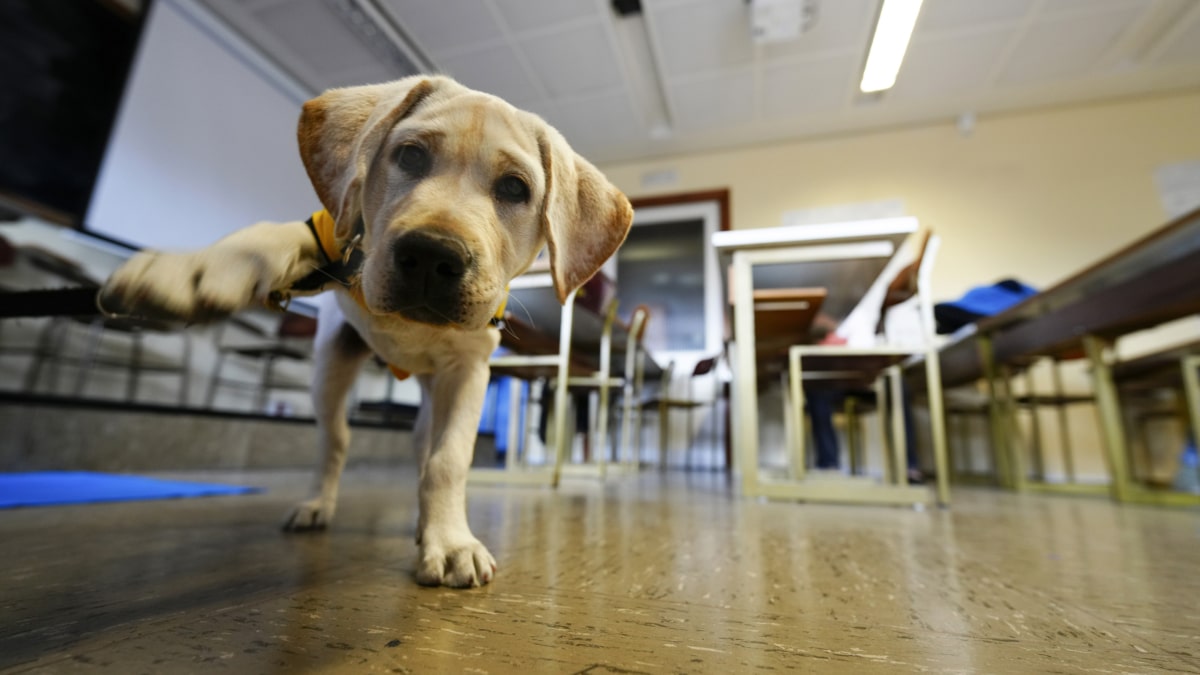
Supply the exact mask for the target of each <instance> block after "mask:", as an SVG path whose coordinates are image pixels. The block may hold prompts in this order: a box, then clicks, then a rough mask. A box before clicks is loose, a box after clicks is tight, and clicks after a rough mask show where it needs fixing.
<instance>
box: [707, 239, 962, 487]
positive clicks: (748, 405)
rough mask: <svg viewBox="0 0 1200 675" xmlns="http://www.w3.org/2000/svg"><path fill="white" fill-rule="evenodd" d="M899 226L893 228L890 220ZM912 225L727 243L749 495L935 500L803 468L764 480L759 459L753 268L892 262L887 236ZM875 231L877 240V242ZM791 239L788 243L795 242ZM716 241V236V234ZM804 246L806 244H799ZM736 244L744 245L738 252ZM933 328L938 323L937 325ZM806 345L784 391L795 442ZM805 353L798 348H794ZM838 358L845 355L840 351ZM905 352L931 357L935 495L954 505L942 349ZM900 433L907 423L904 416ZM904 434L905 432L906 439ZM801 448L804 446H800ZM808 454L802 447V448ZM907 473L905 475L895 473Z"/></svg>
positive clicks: (740, 458)
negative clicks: (842, 238) (850, 237)
mask: <svg viewBox="0 0 1200 675" xmlns="http://www.w3.org/2000/svg"><path fill="white" fill-rule="evenodd" d="M892 224H894V223H892ZM905 225H906V228H910V229H905V230H904V231H903V232H892V231H888V232H882V231H881V232H879V233H877V234H875V233H871V232H869V231H864V232H863V233H862V236H860V237H858V239H860V240H858V241H850V242H843V243H829V242H826V241H822V240H819V239H817V240H810V241H808V242H807V243H805V242H803V241H799V240H797V241H795V242H794V243H793V245H782V246H771V245H770V242H768V241H758V240H755V241H753V242H747V243H745V244H733V243H731V244H728V248H727V250H728V252H729V254H730V255H731V257H732V261H733V266H732V273H731V280H730V283H731V284H732V286H733V304H734V308H733V311H734V341H735V344H734V349H733V367H734V390H733V405H734V411H735V414H734V415H733V416H732V421H733V438H734V443H735V448H736V452H735V456H736V457H737V464H738V466H739V468H740V471H741V489H742V493H743V494H744V495H745V496H762V497H770V498H779V499H798V500H809V501H834V502H856V503H882V504H913V503H924V502H926V501H929V497H930V490H929V489H928V488H917V487H912V486H907V485H903V484H897V485H880V484H877V483H875V482H874V481H871V480H865V479H858V478H847V479H844V480H839V479H822V480H819V481H805V480H804V479H803V475H804V474H803V464H802V463H799V464H795V463H794V464H793V471H796V472H797V473H796V477H797V479H796V480H791V481H771V480H763V478H762V476H760V471H759V466H758V458H759V438H758V428H757V425H756V424H755V423H754V421H755V420H757V419H758V392H757V374H758V373H757V364H756V356H755V334H754V301H753V293H754V288H753V268H754V266H755V265H764V264H778V263H792V262H815V261H829V260H852V259H864V258H872V257H875V258H890V257H891V256H892V254H893V253H894V251H895V248H894V246H893V245H892V243H891V242H890V241H888V240H887V238H888V237H889V236H894V235H895V234H911V233H912V232H915V231H916V229H917V228H916V222H915V220H907V221H906V223H905ZM872 234H874V236H875V238H872ZM830 237H832V238H833V239H835V240H836V239H837V238H838V234H837V232H836V231H831V233H830ZM790 241H792V240H789V242H790ZM714 243H715V244H719V242H716V237H714ZM795 244H800V245H795ZM738 246H746V247H745V248H738ZM928 267H929V266H927V265H922V268H921V270H920V272H921V278H919V281H918V294H919V295H920V296H921V298H922V306H921V310H922V319H923V320H928V321H930V322H931V321H932V318H933V308H932V304H931V303H930V302H929V298H928V295H927V292H928V291H927V288H928V278H929V270H928ZM928 325H930V326H932V323H929V324H928ZM805 349H809V348H806V347H793V348H792V350H793V351H790V352H789V360H790V361H794V362H795V364H796V368H795V369H793V372H794V373H795V375H794V376H793V378H792V383H793V386H792V387H790V391H789V390H786V389H785V398H786V397H787V396H788V395H790V397H791V399H792V401H793V403H794V404H793V405H791V406H790V410H791V411H792V412H791V413H790V414H791V415H795V417H793V418H792V419H791V423H790V426H791V428H793V429H795V430H797V433H795V434H793V435H792V436H793V439H797V438H800V437H802V436H803V434H802V433H801V432H800V430H802V429H803V425H802V423H798V421H799V422H802V420H801V419H800V417H799V415H798V413H797V412H796V411H798V410H799V409H800V407H799V406H800V404H801V403H802V401H803V390H802V388H801V387H800V386H799V383H800V379H801V377H802V373H801V372H799V359H800V355H801V354H803V353H804V350H805ZM795 350H799V351H795ZM839 353H846V352H844V351H839ZM903 353H905V354H914V353H921V354H924V355H925V363H926V368H927V372H928V377H929V381H930V392H929V399H930V415H931V419H932V420H934V427H935V429H934V434H933V436H934V446H935V450H934V454H935V462H936V464H937V467H938V488H937V491H936V498H937V500H938V502H939V503H942V504H947V503H949V482H948V479H949V477H948V475H947V471H946V454H947V453H946V438H945V426H944V406H943V405H942V398H941V386H940V385H941V372H940V362H939V360H938V358H937V353H936V350H934V349H933V345H932V344H929V345H927V346H926V347H925V348H922V349H907V350H903ZM900 424H901V428H902V425H903V421H902V419H901V422H900ZM900 435H901V437H902V436H903V433H901V434H900ZM897 441H898V442H897V443H895V444H894V445H893V453H895V452H896V447H897V446H899V447H900V448H901V449H900V451H901V452H903V447H902V445H900V444H902V443H903V440H902V439H897ZM792 443H793V447H792V448H790V449H791V450H792V452H793V454H796V447H795V445H796V444H797V441H796V440H793V441H792ZM801 447H802V446H801ZM799 452H800V453H801V455H802V453H803V450H802V449H801V450H800V451H799ZM896 473H898V474H901V475H903V474H904V472H903V471H899V472H896Z"/></svg>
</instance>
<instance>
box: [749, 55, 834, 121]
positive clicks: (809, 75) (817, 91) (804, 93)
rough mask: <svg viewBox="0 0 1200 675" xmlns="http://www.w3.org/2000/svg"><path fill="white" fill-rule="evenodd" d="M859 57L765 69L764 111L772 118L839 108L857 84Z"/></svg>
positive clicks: (763, 88)
mask: <svg viewBox="0 0 1200 675" xmlns="http://www.w3.org/2000/svg"><path fill="white" fill-rule="evenodd" d="M856 70H857V59H856V58H852V57H848V56H843V57H836V58H833V59H824V60H821V61H809V62H805V63H792V64H773V65H770V66H767V67H766V68H764V69H763V83H762V91H763V94H762V97H763V98H762V112H763V116H765V117H769V118H779V117H799V116H801V115H806V114H812V113H816V112H827V111H830V110H837V109H838V108H840V107H842V106H843V105H845V103H846V99H847V95H848V94H849V92H850V91H851V88H852V87H853V86H854V85H855V84H856V82H857V78H856V77H855V75H856Z"/></svg>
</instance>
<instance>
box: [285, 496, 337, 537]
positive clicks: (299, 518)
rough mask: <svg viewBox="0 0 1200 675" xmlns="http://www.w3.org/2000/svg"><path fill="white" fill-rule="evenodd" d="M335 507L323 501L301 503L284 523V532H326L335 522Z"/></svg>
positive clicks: (311, 500) (318, 499)
mask: <svg viewBox="0 0 1200 675" xmlns="http://www.w3.org/2000/svg"><path fill="white" fill-rule="evenodd" d="M334 508H335V507H334V505H333V504H330V503H329V502H326V501H325V500H323V499H320V498H317V499H310V500H308V501H304V502H300V503H299V504H297V505H296V507H295V508H293V509H292V512H291V513H290V514H289V515H288V517H287V518H286V519H285V520H284V521H283V531H284V532H311V531H313V530H324V529H325V528H326V527H329V523H331V522H333V511H334Z"/></svg>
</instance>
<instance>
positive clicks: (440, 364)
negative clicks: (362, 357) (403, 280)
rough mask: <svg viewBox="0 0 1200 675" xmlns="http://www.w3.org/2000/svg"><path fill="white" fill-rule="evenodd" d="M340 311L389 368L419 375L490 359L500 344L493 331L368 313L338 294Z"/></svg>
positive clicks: (350, 299)
mask: <svg viewBox="0 0 1200 675" xmlns="http://www.w3.org/2000/svg"><path fill="white" fill-rule="evenodd" d="M336 296H337V309H338V310H340V314H341V315H342V317H343V318H344V320H345V321H346V323H348V324H350V325H351V326H352V327H353V328H354V329H355V330H356V331H358V334H359V335H360V336H361V337H362V339H363V340H364V341H365V342H366V343H367V345H368V346H369V347H370V348H371V350H372V351H374V352H375V353H376V354H377V355H378V356H379V357H380V358H381V359H383V360H384V361H386V362H387V363H388V365H391V366H395V367H396V368H399V369H401V370H404V371H406V372H409V373H412V374H414V375H419V374H423V373H434V372H437V371H438V370H441V369H443V368H445V367H446V366H447V365H448V364H450V363H452V362H461V361H463V360H485V361H486V360H487V358H488V356H490V355H491V353H492V352H493V351H494V350H495V349H496V346H497V345H498V344H499V341H500V336H499V332H498V331H496V330H493V329H490V328H484V329H480V330H474V331H466V330H461V329H457V328H443V327H439V326H429V325H426V324H421V323H417V322H414V321H408V320H405V319H402V318H400V317H392V316H383V317H380V316H375V315H372V314H369V313H367V312H366V311H365V310H364V309H363V308H362V307H360V306H359V305H358V304H357V303H356V302H355V301H354V299H353V298H351V297H350V296H349V295H347V294H345V293H341V292H336Z"/></svg>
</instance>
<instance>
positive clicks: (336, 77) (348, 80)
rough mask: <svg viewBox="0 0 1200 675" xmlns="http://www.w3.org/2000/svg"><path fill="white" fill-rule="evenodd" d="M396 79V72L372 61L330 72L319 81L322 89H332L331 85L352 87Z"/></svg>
mask: <svg viewBox="0 0 1200 675" xmlns="http://www.w3.org/2000/svg"><path fill="white" fill-rule="evenodd" d="M394 79H396V74H395V73H393V72H392V71H391V69H390V68H389V67H388V66H386V65H384V64H382V63H372V64H370V65H366V66H363V67H361V68H354V69H351V70H347V71H344V72H341V73H331V74H330V75H329V76H327V77H325V78H323V80H322V82H321V88H322V89H332V88H333V87H352V86H354V85H359V84H372V83H375V82H387V81H388V80H394Z"/></svg>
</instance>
